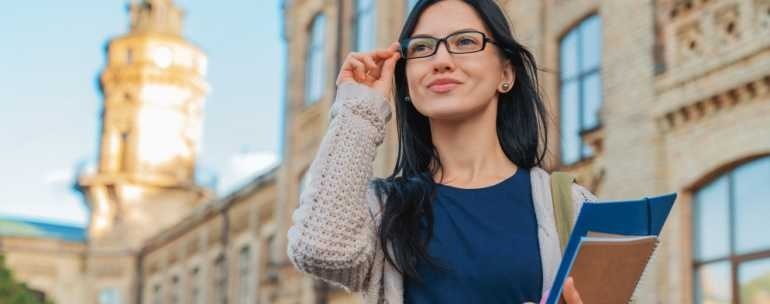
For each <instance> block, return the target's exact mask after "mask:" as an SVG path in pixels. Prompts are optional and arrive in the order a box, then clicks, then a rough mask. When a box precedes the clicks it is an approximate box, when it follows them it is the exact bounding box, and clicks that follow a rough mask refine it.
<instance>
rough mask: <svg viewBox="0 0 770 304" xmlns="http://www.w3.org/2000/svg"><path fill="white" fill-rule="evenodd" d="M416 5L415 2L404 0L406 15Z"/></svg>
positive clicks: (414, 0) (415, 0)
mask: <svg viewBox="0 0 770 304" xmlns="http://www.w3.org/2000/svg"><path fill="white" fill-rule="evenodd" d="M415 4H417V0H406V14H407V15H408V14H409V12H411V11H412V8H414V5H415Z"/></svg>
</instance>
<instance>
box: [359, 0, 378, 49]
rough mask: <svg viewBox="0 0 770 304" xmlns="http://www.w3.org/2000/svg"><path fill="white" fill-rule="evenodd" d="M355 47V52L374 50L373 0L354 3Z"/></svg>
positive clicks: (361, 0)
mask: <svg viewBox="0 0 770 304" xmlns="http://www.w3.org/2000/svg"><path fill="white" fill-rule="evenodd" d="M356 15H357V18H356V45H355V48H356V50H357V51H368V50H371V49H373V48H374V41H375V37H376V32H377V31H376V28H375V3H374V1H373V0H358V2H357V3H356Z"/></svg>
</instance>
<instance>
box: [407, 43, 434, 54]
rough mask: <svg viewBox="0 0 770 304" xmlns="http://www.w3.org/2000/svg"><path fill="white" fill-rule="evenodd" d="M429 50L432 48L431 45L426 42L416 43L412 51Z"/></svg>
mask: <svg viewBox="0 0 770 304" xmlns="http://www.w3.org/2000/svg"><path fill="white" fill-rule="evenodd" d="M427 50H430V46H429V45H427V44H424V43H420V44H414V45H412V47H411V51H412V52H423V51H427Z"/></svg>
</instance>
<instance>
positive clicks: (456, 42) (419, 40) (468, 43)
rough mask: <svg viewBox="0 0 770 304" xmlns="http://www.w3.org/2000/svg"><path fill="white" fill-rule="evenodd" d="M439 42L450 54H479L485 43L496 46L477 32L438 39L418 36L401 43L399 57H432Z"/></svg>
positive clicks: (461, 32)
mask: <svg viewBox="0 0 770 304" xmlns="http://www.w3.org/2000/svg"><path fill="white" fill-rule="evenodd" d="M441 42H444V45H446V48H447V51H448V52H449V53H450V54H468V53H475V52H481V51H483V50H484V47H485V46H486V45H487V42H489V43H492V44H497V43H496V42H495V41H493V40H492V39H489V38H487V36H486V35H484V33H482V32H479V31H460V32H456V33H452V34H450V35H449V36H446V37H444V38H440V39H439V38H435V37H426V36H418V37H412V38H407V39H404V40H402V41H401V57H402V58H406V59H416V58H425V57H430V56H433V55H434V54H436V52H437V51H438V47H439V45H440V44H441Z"/></svg>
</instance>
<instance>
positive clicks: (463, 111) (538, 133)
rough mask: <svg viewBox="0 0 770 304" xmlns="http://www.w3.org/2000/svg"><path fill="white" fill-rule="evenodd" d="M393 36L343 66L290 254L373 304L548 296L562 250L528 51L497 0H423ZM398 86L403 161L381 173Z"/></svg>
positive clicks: (573, 297) (575, 192)
mask: <svg viewBox="0 0 770 304" xmlns="http://www.w3.org/2000/svg"><path fill="white" fill-rule="evenodd" d="M399 41H400V43H394V44H393V45H391V46H390V47H389V48H388V49H384V50H377V51H373V52H370V53H351V54H349V55H348V56H347V58H346V59H345V62H344V63H343V65H342V67H341V71H340V74H339V76H338V78H337V86H338V88H337V96H336V100H335V102H334V104H333V105H332V108H331V114H330V115H331V123H330V125H329V128H328V131H327V133H326V135H325V137H324V139H323V140H322V142H321V146H320V149H319V151H318V154H317V155H316V158H315V159H314V161H313V162H312V164H311V166H310V169H309V185H308V186H307V187H306V189H305V191H303V193H302V194H301V196H300V206H299V207H298V208H297V210H295V211H294V214H293V216H292V220H293V224H294V225H293V226H292V227H291V228H290V229H289V232H288V241H289V244H288V252H287V253H288V255H289V258H290V260H291V261H292V263H294V264H295V266H296V267H297V268H298V269H299V270H300V271H303V272H306V273H309V274H312V275H314V276H316V277H318V278H321V279H324V280H326V281H328V282H332V283H335V284H337V285H339V286H341V287H343V288H345V289H346V290H348V291H360V292H362V295H363V297H364V301H365V303H391V304H393V303H410V304H418V303H420V304H421V303H522V302H526V301H540V300H541V298H542V295H543V293H544V292H546V291H547V290H548V288H550V285H551V284H552V283H553V278H554V275H555V271H556V268H557V267H558V263H559V259H560V256H561V253H560V249H559V243H558V236H557V234H556V228H555V223H554V219H553V213H552V212H553V211H552V209H551V208H552V207H551V206H552V205H551V204H552V202H551V195H550V188H549V174H548V173H547V172H546V171H544V170H543V169H541V168H540V167H539V166H540V164H541V162H542V160H543V157H544V155H545V153H546V152H545V149H544V147H545V145H546V144H547V142H546V141H545V139H546V138H547V136H546V132H547V131H546V126H545V123H544V122H545V121H546V113H545V110H544V109H545V108H544V105H543V102H542V100H541V98H540V96H539V88H538V83H537V77H536V70H537V68H536V65H535V62H534V59H533V56H532V55H531V54H530V53H529V52H528V51H527V50H526V49H525V48H524V47H523V46H521V45H520V44H518V43H517V42H516V41H515V40H514V39H513V37H512V36H511V30H510V28H509V25H508V23H507V20H506V19H505V17H504V15H503V13H502V11H501V10H500V8H499V7H498V6H497V4H495V2H494V1H493V0H466V1H460V0H443V1H436V0H422V1H419V2H418V3H417V4H416V6H415V8H414V9H413V10H412V12H411V13H410V15H409V16H408V18H407V20H406V23H405V25H404V28H403V30H402V32H401V35H400V37H399ZM394 82H395V94H394V96H395V101H393V102H394V103H395V108H396V118H397V126H398V135H399V151H398V159H397V161H396V166H395V168H394V170H393V173H392V174H391V175H390V176H388V177H386V178H381V179H373V178H372V177H373V174H372V162H373V160H374V158H375V154H376V148H377V147H378V146H379V145H380V144H381V143H382V141H383V138H384V136H385V130H386V128H385V125H386V123H387V122H388V120H389V119H390V117H391V112H390V111H391V110H390V106H389V104H388V102H389V101H388V98H387V97H386V96H390V93H391V89H392V84H393V83H394ZM572 196H573V203H574V205H575V207H576V208H574V209H575V210H579V207H580V204H581V203H582V202H583V201H585V200H595V199H596V198H595V197H594V196H593V195H592V194H591V193H590V192H588V191H587V190H585V189H584V188H583V187H581V186H579V185H577V184H573V186H572ZM383 248H387V250H383ZM563 295H564V298H565V299H566V301H567V303H570V304H573V303H581V300H580V296H579V295H578V293H577V291H576V290H575V288H574V285H573V283H572V281H571V280H568V281H567V283H566V284H565V286H564V293H563Z"/></svg>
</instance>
